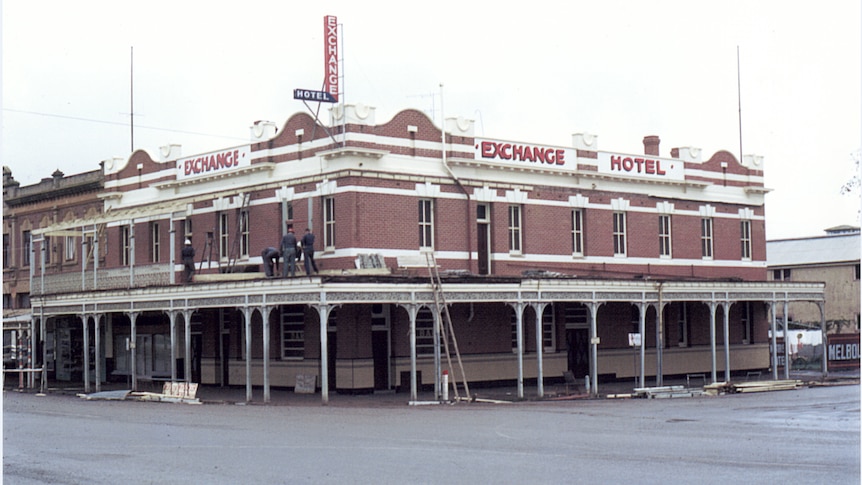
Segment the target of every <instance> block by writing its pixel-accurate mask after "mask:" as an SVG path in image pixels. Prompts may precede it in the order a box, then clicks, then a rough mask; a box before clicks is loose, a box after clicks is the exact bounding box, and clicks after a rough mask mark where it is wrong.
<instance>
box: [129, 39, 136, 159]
mask: <svg viewBox="0 0 862 485" xmlns="http://www.w3.org/2000/svg"><path fill="white" fill-rule="evenodd" d="M129 61H130V67H129V104H130V107H129V126H131V130H132V132H131V144H132V152H134V151H135V46H132V47H131V55H130V59H129Z"/></svg>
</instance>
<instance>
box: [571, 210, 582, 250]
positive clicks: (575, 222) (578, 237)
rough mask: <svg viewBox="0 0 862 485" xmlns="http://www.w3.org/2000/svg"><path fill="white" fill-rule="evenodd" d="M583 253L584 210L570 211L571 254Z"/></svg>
mask: <svg viewBox="0 0 862 485" xmlns="http://www.w3.org/2000/svg"><path fill="white" fill-rule="evenodd" d="M583 255H584V210H583V209H574V210H573V211H572V256H583Z"/></svg>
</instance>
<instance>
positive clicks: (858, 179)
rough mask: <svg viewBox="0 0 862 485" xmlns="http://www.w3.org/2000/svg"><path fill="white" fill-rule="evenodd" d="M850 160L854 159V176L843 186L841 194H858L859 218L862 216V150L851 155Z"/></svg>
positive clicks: (857, 213)
mask: <svg viewBox="0 0 862 485" xmlns="http://www.w3.org/2000/svg"><path fill="white" fill-rule="evenodd" d="M850 158H852V159H853V176H852V177H850V180H848V181H847V182H845V183H844V185H842V186H841V194H843V195H848V194H849V195H853V194H854V193H855V194H856V198H857V199H858V200H857V204H856V207H857V209H856V216H857V217H859V215H860V214H862V190H860V188H862V163H860V162H862V149H860V150H856V152H854V153H851V154H850Z"/></svg>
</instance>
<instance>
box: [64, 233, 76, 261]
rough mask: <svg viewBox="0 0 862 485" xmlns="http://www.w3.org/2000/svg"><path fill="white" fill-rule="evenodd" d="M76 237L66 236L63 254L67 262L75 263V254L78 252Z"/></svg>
mask: <svg viewBox="0 0 862 485" xmlns="http://www.w3.org/2000/svg"><path fill="white" fill-rule="evenodd" d="M75 240H76V238H75V236H66V237H65V241H64V243H63V254H64V257H65V259H66V261H74V260H75V253H76V252H77V247H76V246H77V244H75Z"/></svg>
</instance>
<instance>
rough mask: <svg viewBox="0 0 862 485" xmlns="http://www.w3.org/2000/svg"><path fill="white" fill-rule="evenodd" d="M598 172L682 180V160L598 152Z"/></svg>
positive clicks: (683, 172)
mask: <svg viewBox="0 0 862 485" xmlns="http://www.w3.org/2000/svg"><path fill="white" fill-rule="evenodd" d="M597 162H598V169H599V173H602V174H606V175H619V176H624V177H645V178H653V179H662V180H684V179H685V171H684V164H683V162H682V160H675V159H671V158H658V157H656V156H652V155H625V154H619V153H608V152H599V156H598V160H597Z"/></svg>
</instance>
